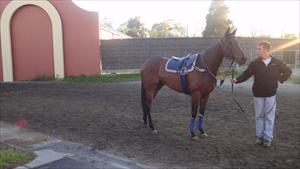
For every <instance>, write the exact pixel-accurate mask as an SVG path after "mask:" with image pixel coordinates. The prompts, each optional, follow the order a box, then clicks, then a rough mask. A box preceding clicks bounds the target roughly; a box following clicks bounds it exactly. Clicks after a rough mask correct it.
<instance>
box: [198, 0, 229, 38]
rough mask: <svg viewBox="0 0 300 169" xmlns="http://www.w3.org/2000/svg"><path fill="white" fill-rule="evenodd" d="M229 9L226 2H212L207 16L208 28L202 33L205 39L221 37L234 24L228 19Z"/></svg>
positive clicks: (220, 0)
mask: <svg viewBox="0 0 300 169" xmlns="http://www.w3.org/2000/svg"><path fill="white" fill-rule="evenodd" d="M228 13H229V9H228V7H227V6H226V5H225V4H224V0H212V2H211V6H210V8H209V13H208V14H207V15H206V26H205V29H204V31H203V32H202V35H203V37H221V36H223V35H224V33H225V31H226V30H227V29H228V27H230V28H231V29H233V23H232V21H231V20H230V19H229V18H228Z"/></svg>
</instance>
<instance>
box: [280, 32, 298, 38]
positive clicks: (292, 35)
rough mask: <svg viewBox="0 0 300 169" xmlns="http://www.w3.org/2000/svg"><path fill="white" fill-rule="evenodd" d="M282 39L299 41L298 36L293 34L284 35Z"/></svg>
mask: <svg viewBox="0 0 300 169" xmlns="http://www.w3.org/2000/svg"><path fill="white" fill-rule="evenodd" d="M281 38H282V39H297V35H295V34H293V33H284V34H283V35H281Z"/></svg>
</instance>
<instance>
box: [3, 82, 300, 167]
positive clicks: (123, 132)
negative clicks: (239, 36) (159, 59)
mask: <svg viewBox="0 0 300 169" xmlns="http://www.w3.org/2000/svg"><path fill="white" fill-rule="evenodd" d="M226 83H227V84H225V86H223V87H222V88H218V89H215V90H214V91H213V92H212V93H211V96H210V99H209V102H208V105H207V109H206V112H205V117H204V128H205V129H206V132H207V134H208V135H209V136H208V137H206V138H204V137H201V138H200V140H199V141H195V140H192V139H191V138H190V136H189V135H188V132H187V127H188V121H189V117H190V98H189V97H188V96H185V95H183V94H179V93H176V92H175V91H172V90H170V89H168V88H167V87H164V88H163V89H162V90H161V91H160V92H159V93H158V95H157V98H156V100H155V102H154V105H153V109H152V118H153V120H154V125H155V126H156V128H157V129H158V130H159V134H158V135H153V134H152V133H151V131H150V129H148V128H147V127H145V126H144V125H143V122H142V109H141V105H140V83H139V82H121V83H70V82H69V83H67V82H22V83H20V82H16V83H0V108H1V109H0V110H1V116H0V117H1V120H3V121H6V122H10V123H16V124H21V126H24V127H29V128H32V129H35V130H37V131H41V132H43V133H47V134H49V135H54V136H57V137H61V138H65V139H69V140H71V141H76V142H81V143H84V144H87V145H89V146H91V147H93V148H95V149H99V150H107V151H110V152H113V153H114V154H116V155H121V156H125V157H127V158H129V159H132V160H135V161H138V162H140V163H142V164H145V165H151V166H156V167H158V168H300V113H299V110H300V104H299V103H300V86H299V85H295V84H289V83H287V84H284V85H282V86H281V87H280V88H279V90H278V96H277V101H278V107H277V116H276V127H275V134H274V142H273V145H272V147H270V148H264V147H262V146H258V145H255V143H254V142H255V122H254V113H253V99H252V93H251V88H250V87H251V82H250V83H245V84H243V85H237V86H236V88H235V91H236V92H235V97H236V98H237V99H238V101H239V102H240V103H241V105H242V106H243V108H244V109H246V112H245V113H243V112H241V111H240V110H239V109H238V108H237V106H236V105H235V104H234V102H233V101H232V99H231V93H230V92H231V88H230V85H229V84H228V82H226ZM24 120H25V122H24ZM26 120H27V121H26Z"/></svg>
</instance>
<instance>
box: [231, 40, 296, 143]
mask: <svg viewBox="0 0 300 169" xmlns="http://www.w3.org/2000/svg"><path fill="white" fill-rule="evenodd" d="M270 50H271V43H270V42H267V41H261V42H259V43H258V45H257V48H256V52H257V54H258V56H259V57H258V58H257V59H255V60H254V61H252V62H251V63H250V64H249V66H248V68H247V69H246V70H245V71H244V72H243V73H242V74H241V75H240V76H239V77H237V78H235V79H231V80H230V81H231V83H242V82H244V81H246V80H247V79H248V78H250V77H251V76H252V75H253V76H254V82H253V86H252V92H253V95H254V110H255V122H256V144H259V145H263V146H266V147H270V146H271V143H272V140H273V128H274V122H275V110H276V92H277V87H278V82H280V83H283V82H284V81H286V80H287V79H288V78H289V77H290V76H291V74H292V71H291V69H290V68H289V67H287V66H286V65H285V64H284V63H283V62H282V61H280V60H278V59H276V58H274V57H272V56H271V55H270Z"/></svg>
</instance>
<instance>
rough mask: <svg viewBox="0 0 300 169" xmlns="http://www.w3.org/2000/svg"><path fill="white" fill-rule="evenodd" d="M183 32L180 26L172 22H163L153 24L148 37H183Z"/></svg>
mask: <svg viewBox="0 0 300 169" xmlns="http://www.w3.org/2000/svg"><path fill="white" fill-rule="evenodd" d="M185 32H186V31H185V30H184V28H183V26H182V24H180V23H178V22H175V21H173V20H165V21H163V22H161V23H157V24H153V25H152V28H151V31H150V37H151V38H166V37H183V36H185Z"/></svg>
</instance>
